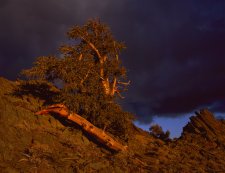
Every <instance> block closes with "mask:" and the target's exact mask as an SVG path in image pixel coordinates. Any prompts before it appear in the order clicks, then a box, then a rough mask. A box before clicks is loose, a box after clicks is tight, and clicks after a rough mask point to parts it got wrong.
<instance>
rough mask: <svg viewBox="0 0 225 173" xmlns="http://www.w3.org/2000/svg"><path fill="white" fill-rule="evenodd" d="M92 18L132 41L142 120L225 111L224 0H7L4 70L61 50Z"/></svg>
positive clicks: (2, 25)
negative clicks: (208, 110)
mask: <svg viewBox="0 0 225 173" xmlns="http://www.w3.org/2000/svg"><path fill="white" fill-rule="evenodd" d="M93 17H99V18H100V19H101V20H102V21H103V22H105V23H107V24H108V25H109V26H110V27H111V29H112V31H113V33H114V35H115V37H116V38H117V39H118V40H121V41H124V42H125V43H126V45H127V47H128V48H127V49H126V51H125V52H124V53H123V54H122V59H123V62H124V64H125V65H126V67H127V68H128V70H129V78H130V79H131V81H132V85H131V87H130V89H129V91H128V93H127V96H126V102H127V104H126V107H127V108H128V109H129V110H132V111H134V112H135V113H136V114H137V116H138V117H139V118H140V119H141V120H142V121H145V122H146V121H150V120H151V117H152V116H153V115H158V116H176V115H179V114H183V113H186V112H190V111H193V110H195V109H198V108H200V107H209V108H211V110H213V111H217V112H225V1H224V0H216V1H215V0H198V1H196V0H182V1H181V0H173V1H163V0H151V1H150V0H38V1H37V0H1V1H0V76H4V77H7V78H9V79H15V78H16V76H17V74H18V72H19V71H20V70H21V69H23V68H28V67H31V64H32V62H33V61H34V59H35V58H36V57H37V56H41V55H49V54H55V53H56V50H57V47H58V46H59V45H60V44H61V43H62V42H63V41H64V40H65V32H66V30H67V29H68V28H69V27H70V26H72V25H75V24H83V23H85V22H86V20H87V19H89V18H93Z"/></svg>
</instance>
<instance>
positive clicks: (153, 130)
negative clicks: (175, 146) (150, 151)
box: [149, 124, 170, 141]
mask: <svg viewBox="0 0 225 173" xmlns="http://www.w3.org/2000/svg"><path fill="white" fill-rule="evenodd" d="M149 131H150V134H151V135H153V136H154V137H156V138H159V139H162V140H164V141H168V140H169V139H170V138H169V137H170V131H168V130H167V131H166V132H164V131H163V129H162V127H161V126H159V125H158V124H154V125H152V126H151V127H150V128H149Z"/></svg>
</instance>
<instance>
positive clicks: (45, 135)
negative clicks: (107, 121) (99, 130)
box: [0, 78, 225, 173]
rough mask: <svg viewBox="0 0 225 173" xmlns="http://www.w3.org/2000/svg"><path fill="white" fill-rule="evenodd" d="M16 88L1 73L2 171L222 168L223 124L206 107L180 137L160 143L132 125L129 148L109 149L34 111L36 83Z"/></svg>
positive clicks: (37, 107) (38, 101)
mask: <svg viewBox="0 0 225 173" xmlns="http://www.w3.org/2000/svg"><path fill="white" fill-rule="evenodd" d="M17 88H18V83H16V82H12V81H8V80H6V79H4V78H0V170H1V172H6V173H8V172H9V173H11V172H41V173H42V172H48V173H51V172H64V173H67V172H68V173H70V172H115V173H119V172H121V173H124V172H225V159H224V158H225V137H224V134H225V123H224V122H223V121H218V120H216V119H215V118H214V116H213V115H212V113H210V112H208V111H207V110H202V111H200V112H198V113H197V114H196V116H193V117H192V118H191V121H190V122H189V123H188V124H187V125H186V126H185V127H184V131H183V133H182V136H181V137H180V138H179V139H176V140H172V141H169V142H165V141H162V140H160V139H157V138H154V137H153V136H151V135H150V134H148V133H147V132H144V131H142V130H141V129H139V128H135V127H134V132H133V136H132V137H130V138H129V141H127V145H128V148H129V150H128V151H127V152H120V153H112V152H111V151H109V150H107V149H106V148H104V147H103V146H101V145H99V144H98V143H96V141H94V140H93V139H92V138H91V137H90V136H88V134H85V133H84V132H82V130H81V129H80V128H79V127H77V126H76V125H74V124H73V123H71V122H68V121H66V120H64V119H59V118H57V117H54V116H51V115H44V116H37V115H35V114H34V113H35V112H36V111H38V110H40V109H41V107H42V106H43V105H44V104H46V102H45V100H44V99H43V98H41V97H37V95H35V94H34V93H35V92H36V91H35V88H33V90H34V91H33V92H32V93H33V94H31V93H29V92H28V90H27V92H23V93H18V92H17ZM51 91H53V89H52V90H51ZM42 94H43V95H45V96H46V95H47V93H42Z"/></svg>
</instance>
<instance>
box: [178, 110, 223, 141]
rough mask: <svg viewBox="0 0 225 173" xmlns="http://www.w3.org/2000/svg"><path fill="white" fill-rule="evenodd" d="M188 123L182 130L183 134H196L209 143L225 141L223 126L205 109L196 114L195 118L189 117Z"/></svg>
mask: <svg viewBox="0 0 225 173" xmlns="http://www.w3.org/2000/svg"><path fill="white" fill-rule="evenodd" d="M190 120H191V121H190V122H189V123H188V124H187V125H186V126H185V127H184V128H183V134H182V135H185V134H187V133H191V134H198V135H200V136H202V137H204V138H207V139H208V140H211V141H218V140H219V141H220V142H221V143H222V142H224V141H225V138H224V134H225V126H224V124H223V123H222V121H218V120H217V119H216V118H215V117H214V115H213V114H212V113H211V112H210V111H209V110H207V109H202V110H200V111H199V112H196V116H192V117H190Z"/></svg>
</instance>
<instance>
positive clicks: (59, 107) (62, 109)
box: [36, 104, 127, 151]
mask: <svg viewBox="0 0 225 173" xmlns="http://www.w3.org/2000/svg"><path fill="white" fill-rule="evenodd" d="M47 113H57V114H58V115H59V116H61V117H64V118H67V119H69V120H71V121H73V122H75V123H76V124H78V125H79V126H81V127H82V129H83V130H85V131H86V132H87V133H89V134H90V135H91V136H93V137H94V138H95V139H96V140H98V141H99V142H100V143H101V144H103V145H105V146H106V147H108V148H109V149H111V150H114V151H125V150H127V146H124V145H122V144H121V143H119V142H117V141H115V140H114V139H113V138H112V137H110V136H109V135H108V134H106V133H105V132H104V131H103V130H102V129H99V128H98V127H95V126H94V125H93V124H92V123H90V122H89V121H87V120H86V119H85V118H83V117H81V116H80V115H78V114H76V113H69V110H68V108H67V107H66V106H65V105H63V104H55V105H51V106H49V107H47V108H46V109H43V110H41V111H39V112H37V113H36V114H37V115H43V114H47Z"/></svg>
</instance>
